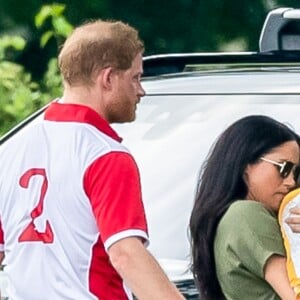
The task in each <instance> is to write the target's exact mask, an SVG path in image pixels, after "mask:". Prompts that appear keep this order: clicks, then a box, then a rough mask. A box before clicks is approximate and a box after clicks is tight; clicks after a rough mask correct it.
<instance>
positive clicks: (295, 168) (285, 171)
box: [260, 157, 300, 182]
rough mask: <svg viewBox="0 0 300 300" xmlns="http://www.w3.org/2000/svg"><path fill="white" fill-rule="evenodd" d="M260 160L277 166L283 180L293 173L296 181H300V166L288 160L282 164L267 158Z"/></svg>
mask: <svg viewBox="0 0 300 300" xmlns="http://www.w3.org/2000/svg"><path fill="white" fill-rule="evenodd" d="M260 159H261V160H263V161H265V162H268V163H271V164H273V165H274V166H276V167H277V169H278V171H279V174H280V177H281V178H283V179H284V178H287V177H288V176H289V175H290V174H291V172H293V175H294V180H295V181H296V182H297V181H298V178H299V175H300V166H299V165H297V164H294V163H292V162H291V161H288V160H286V161H283V162H282V163H279V162H277V161H274V160H271V159H268V158H265V157H261V158H260Z"/></svg>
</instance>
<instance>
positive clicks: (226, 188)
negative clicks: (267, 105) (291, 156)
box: [190, 115, 300, 300]
mask: <svg viewBox="0 0 300 300" xmlns="http://www.w3.org/2000/svg"><path fill="white" fill-rule="evenodd" d="M288 141H297V143H298V144H300V142H299V136H298V135H297V134H296V133H295V132H293V131H292V130H291V129H290V128H289V127H287V126H286V125H284V124H282V123H280V122H277V121H276V120H274V119H272V118H270V117H267V116H260V115H254V116H248V117H244V118H242V119H240V120H238V121H236V122H235V123H233V124H232V125H231V126H230V127H228V128H227V129H226V130H225V131H224V132H223V134H221V136H220V137H219V138H218V140H217V141H216V143H215V145H214V146H213V148H212V149H211V151H210V153H209V156H208V158H207V160H206V161H205V162H204V164H203V165H202V168H201V170H200V174H199V181H198V184H197V190H196V197H195V203H194V207H193V210H192V214H191V218H190V234H191V246H192V272H193V274H194V278H195V281H196V284H197V285H198V288H199V290H200V295H201V299H203V300H216V299H218V300H219V299H224V296H223V293H222V290H221V287H220V285H219V282H218V279H217V275H216V268H215V259H214V247H213V244H214V238H215V233H216V229H217V226H218V223H219V221H220V219H221V217H222V216H223V215H224V213H225V212H226V210H227V209H228V207H229V206H230V204H231V203H233V202H234V201H236V200H238V199H244V198H245V197H246V195H247V193H248V188H247V185H246V183H245V181H244V179H243V174H244V171H245V169H246V167H247V165H248V164H253V163H255V162H257V161H258V159H259V158H260V157H261V156H263V155H264V154H266V153H268V152H270V151H271V150H272V149H273V148H275V147H277V146H279V145H281V144H283V143H285V142H288Z"/></svg>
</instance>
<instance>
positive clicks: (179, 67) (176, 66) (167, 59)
mask: <svg viewBox="0 0 300 300" xmlns="http://www.w3.org/2000/svg"><path fill="white" fill-rule="evenodd" d="M246 63H249V64H254V63H256V64H268V63H274V64H275V63H300V50H299V51H271V52H263V53H262V52H238V53H232V52H219V53H218V52H216V53H184V54H161V55H152V56H146V57H144V74H143V77H147V76H158V75H163V74H171V73H181V72H184V71H187V67H188V66H189V65H209V64H239V65H241V64H246Z"/></svg>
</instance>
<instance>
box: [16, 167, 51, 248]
mask: <svg viewBox="0 0 300 300" xmlns="http://www.w3.org/2000/svg"><path fill="white" fill-rule="evenodd" d="M34 176H42V177H43V183H42V186H41V191H40V196H39V197H40V198H39V202H38V204H37V206H36V207H35V208H34V209H33V210H32V212H31V214H30V216H31V221H30V223H29V224H28V225H27V226H26V227H25V229H24V230H23V231H22V233H21V235H20V236H19V242H42V243H45V244H49V243H53V238H54V236H53V231H52V228H51V225H50V223H49V221H48V220H47V221H46V229H45V231H44V232H39V231H37V230H36V228H35V225H34V220H35V219H36V218H38V217H39V216H41V214H42V213H43V204H44V199H45V194H46V192H47V189H48V179H47V176H46V171H45V169H38V168H36V169H29V170H28V171H26V172H25V173H24V174H23V175H22V176H21V178H20V181H19V183H20V186H21V187H22V188H24V189H27V188H28V186H29V182H30V179H31V178H32V177H34Z"/></svg>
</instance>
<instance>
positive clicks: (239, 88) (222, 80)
mask: <svg viewBox="0 0 300 300" xmlns="http://www.w3.org/2000/svg"><path fill="white" fill-rule="evenodd" d="M142 84H143V86H144V88H145V90H146V94H147V95H148V96H151V95H152V96H154V95H161V96H162V95H175V94H176V95H193V94H195V95H205V94H210V95H216V94H221V95H224V94H225V95H226V94H231V95H232V94H264V93H266V94H299V93H300V67H280V68H278V67H276V66H275V67H261V68H241V69H235V70H218V71H198V72H197V71H196V72H186V73H177V74H172V75H162V76H156V77H155V78H153V77H152V78H151V79H144V80H143V81H142Z"/></svg>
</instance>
